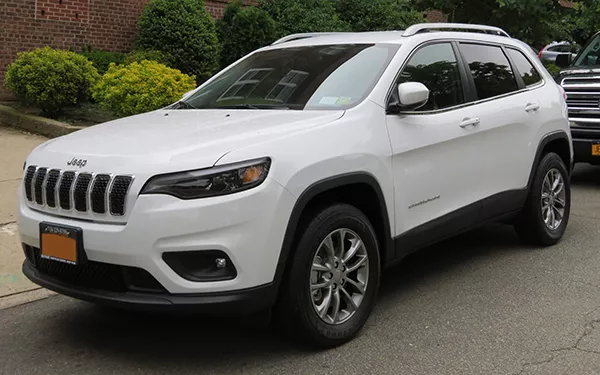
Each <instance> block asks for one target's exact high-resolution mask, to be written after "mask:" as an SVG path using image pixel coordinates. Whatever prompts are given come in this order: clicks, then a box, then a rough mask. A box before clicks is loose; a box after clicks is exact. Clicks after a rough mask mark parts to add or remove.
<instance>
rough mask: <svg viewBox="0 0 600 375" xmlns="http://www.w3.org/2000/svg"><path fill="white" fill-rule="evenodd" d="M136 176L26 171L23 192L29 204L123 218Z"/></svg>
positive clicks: (35, 167) (54, 170)
mask: <svg viewBox="0 0 600 375" xmlns="http://www.w3.org/2000/svg"><path fill="white" fill-rule="evenodd" d="M132 183H133V176H127V175H118V176H113V175H112V174H108V173H99V174H95V173H90V172H81V173H80V172H75V171H63V170H60V169H50V168H47V167H38V166H35V165H32V166H29V167H27V170H26V172H25V176H24V178H23V188H24V189H25V195H26V198H27V200H28V201H29V202H31V203H35V204H37V205H39V206H46V207H48V208H52V209H56V210H59V211H60V210H62V211H68V212H80V213H86V212H87V213H93V214H101V215H112V216H123V215H125V206H126V202H127V194H128V193H129V189H130V187H131V185H132Z"/></svg>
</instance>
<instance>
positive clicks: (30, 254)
mask: <svg viewBox="0 0 600 375" xmlns="http://www.w3.org/2000/svg"><path fill="white" fill-rule="evenodd" d="M23 247H24V250H25V255H26V256H27V260H28V261H29V263H30V264H31V265H32V266H33V267H34V268H35V269H37V270H38V272H39V273H40V274H42V275H45V276H48V277H51V278H53V279H55V280H58V281H61V282H63V283H66V284H70V285H73V286H75V287H82V288H90V289H95V290H103V291H110V292H127V291H136V292H148V293H164V292H166V290H165V289H164V287H163V286H162V285H161V284H160V283H159V282H158V281H157V280H156V279H155V278H154V277H153V276H152V275H151V274H150V273H149V272H148V271H146V270H143V269H141V268H136V267H128V266H119V265H116V264H109V263H101V262H94V261H89V260H88V261H87V262H86V263H84V264H78V265H75V266H74V265H71V264H66V263H62V262H57V261H54V260H49V259H44V258H42V257H41V255H40V254H41V252H40V249H39V248H36V247H32V246H27V245H24V246H23Z"/></svg>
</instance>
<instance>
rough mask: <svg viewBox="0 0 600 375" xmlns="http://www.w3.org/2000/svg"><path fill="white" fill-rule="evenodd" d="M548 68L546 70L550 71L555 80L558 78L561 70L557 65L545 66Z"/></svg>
mask: <svg viewBox="0 0 600 375" xmlns="http://www.w3.org/2000/svg"><path fill="white" fill-rule="evenodd" d="M544 65H545V66H546V70H548V73H550V75H551V76H552V77H554V78H556V77H558V75H559V74H560V71H561V69H560V68H559V67H558V66H557V65H555V64H552V63H550V64H544Z"/></svg>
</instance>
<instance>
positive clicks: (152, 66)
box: [93, 60, 196, 116]
mask: <svg viewBox="0 0 600 375" xmlns="http://www.w3.org/2000/svg"><path fill="white" fill-rule="evenodd" d="M195 87H196V85H195V77H193V76H189V75H186V74H183V73H181V71H179V70H177V69H172V68H169V67H167V66H165V65H163V64H160V63H157V62H155V61H148V60H144V61H142V62H139V63H138V62H133V63H131V64H129V65H115V64H111V66H110V67H109V68H108V71H107V72H106V74H105V75H104V76H103V77H102V79H101V80H100V81H99V82H98V84H97V85H96V86H95V87H94V90H93V91H94V94H93V95H94V99H95V100H97V101H98V102H99V103H100V104H101V105H102V106H103V107H105V108H107V109H108V110H110V111H111V112H113V113H114V114H116V115H120V116H129V115H134V114H138V113H143V112H148V111H152V110H155V109H159V108H162V107H165V106H167V105H169V104H171V103H174V102H176V101H177V100H179V99H181V97H182V96H183V94H185V93H186V92H188V91H190V90H193V89H194V88H195Z"/></svg>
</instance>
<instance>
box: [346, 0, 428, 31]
mask: <svg viewBox="0 0 600 375" xmlns="http://www.w3.org/2000/svg"><path fill="white" fill-rule="evenodd" d="M335 5H336V10H337V12H338V14H339V15H340V18H341V19H342V20H343V21H345V22H347V23H348V24H350V27H351V28H352V30H353V31H380V30H404V29H406V28H407V27H408V26H410V25H412V24H415V23H420V22H425V17H424V16H423V14H422V13H421V12H418V11H416V10H413V9H412V7H411V6H410V4H409V3H408V2H407V1H406V0H336V1H335Z"/></svg>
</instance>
